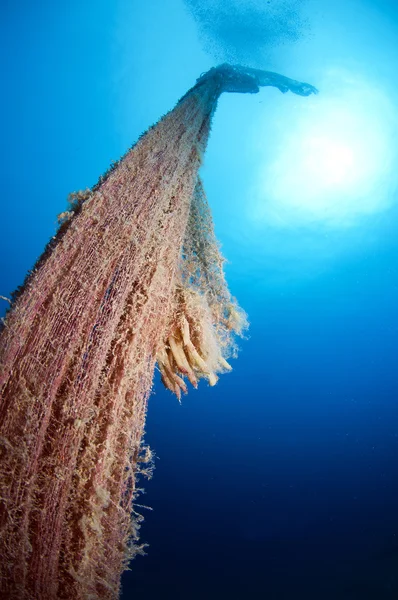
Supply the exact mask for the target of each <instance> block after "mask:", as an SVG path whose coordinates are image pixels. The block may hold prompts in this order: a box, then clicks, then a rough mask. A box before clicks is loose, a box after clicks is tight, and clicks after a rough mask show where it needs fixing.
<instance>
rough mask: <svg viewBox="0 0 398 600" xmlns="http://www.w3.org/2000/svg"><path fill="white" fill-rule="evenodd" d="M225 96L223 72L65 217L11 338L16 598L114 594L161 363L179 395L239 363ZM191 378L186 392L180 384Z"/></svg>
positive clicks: (9, 505) (3, 423) (7, 353)
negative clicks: (215, 123) (218, 158)
mask: <svg viewBox="0 0 398 600" xmlns="http://www.w3.org/2000/svg"><path fill="white" fill-rule="evenodd" d="M221 91H222V87H221V86H220V82H219V81H218V80H217V79H216V78H215V79H212V78H208V79H206V80H205V81H204V82H202V83H201V84H199V85H197V86H195V87H194V88H193V89H192V90H191V91H190V92H189V93H188V94H187V95H186V96H184V98H183V99H182V100H181V101H180V102H179V103H178V104H177V106H176V107H175V108H174V109H173V110H172V111H171V112H170V113H168V114H167V115H166V116H165V117H163V118H162V119H161V120H160V121H159V123H157V124H156V126H154V127H152V128H151V129H150V130H149V131H148V132H147V133H146V134H145V135H144V136H143V137H141V139H140V140H139V141H138V143H137V144H136V145H135V146H134V147H133V148H132V149H131V150H130V151H129V152H128V153H127V154H126V155H125V156H124V157H123V158H122V159H121V160H120V161H119V162H118V163H115V164H114V165H112V167H111V169H110V170H109V172H107V173H106V174H105V175H104V176H103V177H101V178H100V181H99V182H98V184H97V185H96V186H94V187H93V189H92V190H89V191H86V192H84V193H78V194H75V195H74V196H73V197H72V198H71V200H72V203H71V206H70V208H69V210H68V211H65V213H63V214H62V215H60V223H61V224H60V228H59V231H58V233H57V235H56V236H55V237H54V239H52V240H51V241H50V243H49V244H48V246H47V248H46V250H45V252H44V253H43V255H42V257H40V259H39V261H38V262H37V264H36V266H35V268H34V269H33V271H32V272H31V273H30V275H29V276H28V278H27V280H26V281H25V284H24V285H23V286H22V287H21V288H20V289H19V290H17V293H16V294H15V296H14V303H13V306H12V308H11V310H10V311H9V313H8V315H7V317H6V320H5V323H4V327H3V331H2V334H1V337H0V390H1V404H0V556H1V557H2V560H1V562H0V575H1V593H2V597H6V598H8V599H9V600H17V599H18V600H38V599H39V598H40V600H55V599H58V600H62V599H65V600H66V599H68V600H83V599H84V600H89V599H92V600H94V599H106V600H111V599H112V600H114V599H115V598H117V597H118V595H119V591H120V576H121V573H122V572H123V570H124V569H125V568H127V565H128V562H129V561H130V559H131V558H132V557H133V556H134V555H135V554H136V553H137V552H141V551H142V547H140V546H139V544H138V542H137V538H138V529H139V522H140V517H139V516H138V515H137V513H135V511H134V500H135V497H136V494H137V475H138V474H139V472H140V470H141V471H144V472H148V471H150V451H149V450H148V449H145V448H143V445H142V436H143V432H144V423H145V416H146V410H147V401H148V396H149V394H150V391H151V386H152V379H153V372H154V367H155V362H156V360H158V363H159V368H160V369H161V370H162V378H163V381H164V383H165V385H166V386H167V387H168V388H169V389H171V390H172V391H173V392H175V393H176V394H177V395H179V393H180V391H181V389H182V390H184V387H185V388H186V384H185V381H184V377H185V376H188V377H189V378H191V381H192V382H193V383H194V384H196V381H197V380H198V378H200V377H206V378H207V379H208V380H209V382H210V383H211V384H212V383H214V382H215V377H216V373H217V372H220V371H223V370H228V369H229V368H230V367H229V365H228V363H227V362H226V358H228V356H229V355H230V354H231V353H233V350H234V345H233V341H232V331H234V330H235V331H239V329H240V328H241V326H242V323H243V320H242V314H241V313H240V312H239V310H238V308H237V305H236V303H235V302H234V300H233V299H232V298H231V297H230V295H229V292H228V289H227V286H226V284H225V279H224V275H223V270H222V264H223V260H222V257H221V255H220V252H219V249H218V246H217V243H216V240H215V237H214V231H213V227H212V222H211V216H210V211H209V209H208V206H207V203H206V200H205V196H204V193H203V187H202V184H201V183H200V181H198V176H197V173H198V169H199V166H200V163H201V157H202V154H203V151H204V149H205V145H206V142H207V138H208V134H209V129H210V122H211V117H212V114H213V112H214V110H215V106H216V102H217V98H218V96H219V94H220V92H221ZM177 388H178V389H177Z"/></svg>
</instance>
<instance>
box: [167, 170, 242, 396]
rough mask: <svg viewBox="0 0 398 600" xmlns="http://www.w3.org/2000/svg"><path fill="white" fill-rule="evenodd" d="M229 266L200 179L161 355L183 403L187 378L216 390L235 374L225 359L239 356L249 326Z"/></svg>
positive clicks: (170, 384)
mask: <svg viewBox="0 0 398 600" xmlns="http://www.w3.org/2000/svg"><path fill="white" fill-rule="evenodd" d="M224 262H225V261H224V258H223V256H222V255H221V252H220V247H219V243H218V241H217V238H216V236H215V233H214V226H213V219H212V216H211V211H210V207H209V205H208V202H207V199H206V195H205V192H204V189H203V184H202V181H201V179H200V178H198V180H197V184H196V186H195V190H194V194H193V196H192V201H191V205H190V211H189V218H188V223H187V228H186V234H185V239H184V243H183V248H182V255H181V263H180V269H179V277H178V278H177V285H176V289H175V306H174V311H172V312H171V313H170V318H169V322H168V327H167V329H166V336H165V338H164V344H163V347H162V348H161V349H160V350H159V352H158V365H159V369H160V372H161V378H162V381H163V383H164V385H165V386H166V387H167V388H168V389H169V390H170V391H172V392H174V393H175V394H176V395H177V397H178V398H179V399H180V397H181V391H183V392H184V393H187V386H186V383H185V381H184V379H183V378H182V376H187V378H188V379H189V381H190V382H191V384H192V385H193V386H194V387H196V386H197V382H198V379H200V378H206V379H207V380H208V382H209V384H210V385H214V384H215V383H216V382H217V379H218V377H217V373H223V372H225V371H230V370H231V366H230V364H229V363H228V362H227V360H226V359H227V358H229V357H230V356H235V355H236V350H237V347H236V343H235V338H236V335H241V334H242V332H243V330H244V329H245V328H246V326H247V319H246V315H245V313H244V312H243V311H242V309H240V308H239V306H238V304H237V302H236V300H235V299H234V298H232V297H231V294H230V291H229V289H228V286H227V283H226V280H225V274H224V268H223V265H224Z"/></svg>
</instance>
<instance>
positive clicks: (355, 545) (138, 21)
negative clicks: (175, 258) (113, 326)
mask: <svg viewBox="0 0 398 600" xmlns="http://www.w3.org/2000/svg"><path fill="white" fill-rule="evenodd" d="M0 10H1V15H2V18H1V40H2V46H3V81H2V84H3V94H2V95H1V99H0V103H1V105H2V106H1V113H0V114H1V118H2V138H3V140H2V141H3V144H2V150H1V165H2V169H1V177H2V199H1V203H2V211H1V221H0V222H1V236H0V244H1V247H0V260H1V266H0V294H2V295H4V296H6V297H7V296H9V295H10V294H11V292H12V291H13V290H14V289H15V288H16V287H17V286H18V285H19V284H21V283H22V281H23V279H24V276H25V274H26V272H27V270H28V269H29V268H31V267H32V266H33V264H34V262H35V260H36V258H37V257H38V256H39V255H40V254H41V252H42V250H43V248H44V246H45V244H46V242H47V241H48V239H49V238H50V237H51V236H52V235H54V232H55V231H56V216H57V214H58V213H61V212H62V211H64V210H65V207H66V197H67V195H68V193H69V192H71V191H73V190H77V189H84V188H87V187H91V186H92V185H93V184H94V183H95V182H96V181H97V179H98V177H99V175H100V174H101V173H102V172H104V171H105V170H106V169H107V168H108V166H109V164H110V162H111V161H113V160H116V159H118V158H119V157H120V156H121V155H122V154H123V153H124V152H125V151H126V149H127V148H128V147H129V146H130V145H131V144H132V143H133V142H134V141H135V140H136V139H137V137H138V136H139V134H140V133H142V132H143V131H144V130H145V129H147V127H149V126H150V125H151V124H152V123H154V122H156V121H157V120H158V119H159V118H160V116H161V115H162V114H164V113H165V112H167V111H168V110H169V109H171V108H172V107H173V106H174V105H175V103H176V101H177V100H178V99H179V97H181V96H182V95H183V94H184V93H185V92H186V91H187V89H188V88H189V87H191V86H192V85H193V84H194V82H195V79H196V78H197V77H198V76H199V75H200V74H201V73H202V72H204V71H206V70H207V69H208V68H210V67H212V66H214V65H216V64H219V63H221V62H225V61H227V62H231V63H233V64H234V63H238V64H245V65H248V66H251V67H255V68H260V69H267V70H272V71H277V72H280V73H283V74H284V75H287V76H289V77H292V78H294V79H299V80H302V81H308V82H310V83H312V84H314V85H315V86H317V87H318V88H319V90H320V93H319V95H318V96H311V97H310V98H301V97H297V96H294V95H292V94H286V95H282V94H281V93H280V92H279V91H277V90H275V89H263V90H261V91H260V93H259V94H257V95H253V96H250V95H240V94H237V95H233V94H228V95H227V94H224V95H223V96H222V97H221V99H220V101H219V106H218V109H217V112H216V115H215V118H214V122H213V130H212V134H211V137H210V142H209V146H208V150H207V153H206V156H205V161H204V166H203V168H202V176H203V180H204V184H205V189H206V191H207V194H208V199H209V202H210V205H211V207H212V210H213V216H214V220H215V227H216V233H217V236H218V238H219V239H220V242H221V244H222V251H223V254H224V255H225V257H226V258H227V261H228V262H227V264H226V273H227V279H228V283H229V285H230V288H231V290H232V293H233V294H234V295H235V296H236V297H237V299H238V301H239V303H240V304H241V306H243V308H244V309H245V310H246V312H247V313H248V316H249V321H250V324H251V325H250V329H249V331H248V334H247V339H245V340H242V341H241V342H240V348H241V350H240V353H239V357H238V359H237V360H233V361H232V364H233V367H234V370H233V372H232V373H231V374H228V375H226V376H223V377H221V378H220V381H219V383H218V384H217V386H216V387H215V388H209V387H207V385H206V384H205V383H203V382H202V383H201V385H200V386H199V389H198V390H197V391H195V390H191V391H190V393H189V395H188V396H186V397H184V398H183V402H182V404H181V405H179V404H178V402H177V401H176V399H175V398H174V397H173V396H172V395H171V394H170V393H169V392H168V391H166V390H165V389H163V387H162V385H161V384H160V381H159V377H158V376H157V377H156V380H155V385H154V390H153V394H152V396H151V398H150V402H149V412H148V419H147V427H146V436H145V440H146V442H148V443H149V444H150V446H151V447H152V448H153V450H154V452H155V454H156V456H157V459H156V461H155V464H156V469H155V473H154V477H153V479H152V480H151V481H149V482H146V481H142V482H140V483H141V485H142V486H143V487H144V488H145V492H146V493H145V495H142V496H141V497H140V499H139V502H140V503H142V505H145V506H149V507H151V508H152V509H153V510H152V511H149V510H147V509H145V508H138V510H139V512H142V513H143V514H144V515H145V522H144V524H143V526H142V529H141V534H142V535H141V539H142V541H144V542H147V543H148V544H149V547H148V548H147V556H146V557H138V558H137V559H136V560H135V561H134V563H133V564H132V571H131V572H129V573H126V574H125V575H124V578H123V595H122V597H123V600H127V599H129V598H137V597H142V598H145V599H146V600H152V599H159V598H162V599H165V600H169V599H170V600H180V599H186V600H191V599H192V600H197V599H209V600H213V599H216V598H217V599H220V598H228V599H235V598H236V599H238V598H239V599H241V598H250V599H251V598H253V599H254V598H267V599H268V600H288V599H291V598H299V599H301V598H303V599H306V600H312V599H314V600H315V599H317V600H318V599H324V600H329V599H330V600H332V599H333V600H334V599H341V600H346V599H347V600H368V599H369V600H373V599H374V600H384V599H396V598H397V597H398V512H397V510H396V505H397V498H398V469H397V455H398V369H397V350H398V314H397V306H398V236H397V233H398V168H397V165H398V92H397V79H398V4H397V3H396V2H394V1H392V0H391V1H387V0H379V1H377V2H376V1H374V0H367V1H365V0H346V1H343V0H337V1H335V2H333V3H330V2H326V1H324V0H318V1H317V0H308V1H306V0H303V1H299V0H296V1H294V0H292V1H289V0H286V1H283V0H279V1H277V0H274V1H272V0H269V1H268V2H267V1H265V0H261V1H260V0H229V1H228V2H227V1H226V0H225V1H224V2H222V1H221V0H202V1H199V0H163V1H162V0H148V1H147V2H145V3H143V2H140V1H138V0H130V1H128V0H117V1H111V0H97V1H96V2H94V0H86V1H85V2H84V3H81V2H77V1H76V0H71V1H70V2H68V3H66V2H64V3H62V2H56V3H53V2H50V0H41V1H37V2H35V3H30V2H26V1H21V2H20V3H18V4H15V3H11V2H10V1H7V0H3V1H2V3H1V9H0ZM6 306H7V303H6V302H3V301H2V305H1V308H2V313H3V314H4V312H5V309H6Z"/></svg>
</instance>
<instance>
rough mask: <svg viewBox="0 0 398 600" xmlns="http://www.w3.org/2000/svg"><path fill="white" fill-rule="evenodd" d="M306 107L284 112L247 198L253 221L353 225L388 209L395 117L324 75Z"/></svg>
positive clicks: (343, 79)
mask: <svg viewBox="0 0 398 600" xmlns="http://www.w3.org/2000/svg"><path fill="white" fill-rule="evenodd" d="M319 87H320V90H321V93H320V94H319V96H317V97H315V98H313V99H311V101H310V102H308V103H307V104H299V103H297V102H295V103H294V104H295V105H294V110H292V106H291V105H289V106H287V105H284V107H283V108H280V109H279V112H278V115H277V118H276V119H275V125H274V130H273V131H272V134H273V136H275V139H277V141H278V142H277V144H276V146H273V148H272V152H273V153H272V155H269V156H266V157H265V158H266V160H265V162H264V163H263V168H262V169H261V173H260V175H259V183H258V185H257V189H256V191H255V194H254V195H255V199H256V200H255V206H254V207H253V208H254V214H255V218H256V219H258V218H261V219H262V220H266V221H267V222H268V223H270V224H273V225H275V226H292V225H296V224H297V223H306V224H310V223H313V224H315V223H318V224H319V223H320V222H323V223H324V224H327V225H328V226H332V227H346V226H352V225H355V224H357V223H358V220H359V219H360V217H363V216H366V215H371V214H374V213H378V212H380V211H383V210H385V209H387V208H388V207H389V206H391V204H392V203H393V202H394V196H395V195H396V194H394V192H395V190H396V188H397V181H398V177H397V169H396V167H395V165H396V164H397V159H398V156H397V117H396V115H395V113H394V110H393V103H392V102H391V100H390V99H389V98H388V95H387V93H385V92H383V90H382V89H381V87H380V88H377V87H375V86H374V82H373V84H372V85H370V83H367V81H366V80H365V79H360V78H359V77H353V76H349V75H348V74H342V73H341V72H335V73H333V74H329V76H328V77H327V78H325V81H323V82H321V83H320V85H319Z"/></svg>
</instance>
